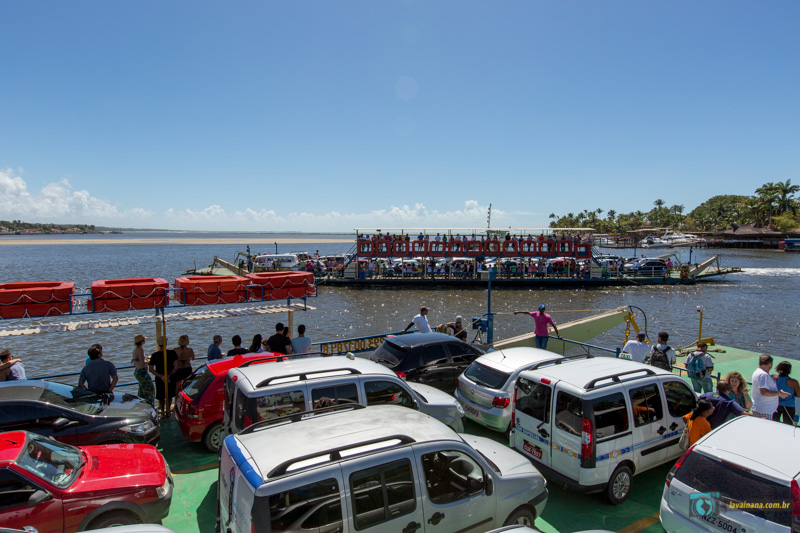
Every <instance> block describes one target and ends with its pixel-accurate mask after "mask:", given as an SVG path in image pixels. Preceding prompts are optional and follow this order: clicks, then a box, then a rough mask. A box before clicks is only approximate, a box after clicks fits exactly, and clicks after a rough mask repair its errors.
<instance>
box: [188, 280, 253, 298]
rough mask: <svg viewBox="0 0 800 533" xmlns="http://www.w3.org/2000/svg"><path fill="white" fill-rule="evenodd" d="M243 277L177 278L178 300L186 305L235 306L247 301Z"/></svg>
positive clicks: (246, 282) (247, 281)
mask: <svg viewBox="0 0 800 533" xmlns="http://www.w3.org/2000/svg"><path fill="white" fill-rule="evenodd" d="M249 281H250V280H248V279H247V278H243V277H242V276H184V277H181V278H175V288H176V289H183V290H182V291H177V298H178V300H179V301H180V302H181V303H182V304H184V305H211V304H234V303H239V302H245V301H247V284H248V283H249Z"/></svg>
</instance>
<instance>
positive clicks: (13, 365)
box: [0, 350, 25, 381]
mask: <svg viewBox="0 0 800 533" xmlns="http://www.w3.org/2000/svg"><path fill="white" fill-rule="evenodd" d="M24 379H25V367H24V366H22V362H21V361H20V360H19V359H14V358H13V357H11V352H10V351H9V350H3V351H2V352H0V381H22V380H24Z"/></svg>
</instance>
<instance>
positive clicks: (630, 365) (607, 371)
mask: <svg viewBox="0 0 800 533" xmlns="http://www.w3.org/2000/svg"><path fill="white" fill-rule="evenodd" d="M636 371H639V375H646V374H647V373H648V371H651V372H652V373H654V374H655V375H664V376H675V377H676V378H679V377H678V375H677V374H673V373H672V372H669V371H668V370H663V369H661V368H657V367H654V366H650V365H645V364H643V363H637V362H634V361H631V360H630V359H617V358H616V357H591V358H588V359H575V360H571V359H565V360H564V361H563V362H562V363H561V364H551V365H547V366H544V367H542V368H539V369H536V370H526V371H524V372H523V373H522V374H521V376H523V377H525V376H527V375H532V376H536V377H537V378H542V377H545V378H549V379H551V380H553V381H562V382H565V383H569V384H570V385H572V386H574V387H576V388H578V389H585V388H586V385H587V384H588V383H590V382H592V381H593V380H597V379H598V378H603V377H606V376H615V375H618V374H621V373H623V372H636ZM626 376H628V377H629V378H631V377H636V376H637V374H636V373H633V374H626ZM611 379H612V378H611V377H609V381H606V382H601V383H607V382H610V381H611Z"/></svg>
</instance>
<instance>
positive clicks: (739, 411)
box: [700, 380, 750, 429]
mask: <svg viewBox="0 0 800 533" xmlns="http://www.w3.org/2000/svg"><path fill="white" fill-rule="evenodd" d="M730 392H731V386H730V384H729V383H728V382H727V381H725V380H719V381H718V382H717V391H716V392H707V393H705V394H701V395H700V399H701V400H707V401H708V402H710V403H711V405H713V406H714V412H713V413H711V416H709V417H708V418H707V420H708V423H709V425H710V426H711V429H715V428H717V427H719V426H721V425H722V424H723V423H724V422H726V421H727V420H728V419H729V418H733V417H734V416H739V415H749V414H750V413H748V412H747V410H746V409H745V408H744V407H742V406H741V405H739V403H738V402H736V400H731V399H730V398H728V394H729V393H730Z"/></svg>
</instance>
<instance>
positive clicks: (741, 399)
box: [723, 370, 753, 411]
mask: <svg viewBox="0 0 800 533" xmlns="http://www.w3.org/2000/svg"><path fill="white" fill-rule="evenodd" d="M723 379H724V381H727V382H728V383H729V384H730V386H731V392H730V393H729V394H728V399H730V400H733V401H735V402H736V403H738V404H739V405H741V406H742V407H744V408H745V409H747V410H748V411H749V410H750V409H752V408H753V400H751V399H750V395H749V394H747V393H748V388H747V381H746V380H745V379H744V377H743V376H742V375H741V374H740V373H738V372H736V371H735V370H734V371H733V372H728V373H727V374H726V375H725V377H724V378H723Z"/></svg>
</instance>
